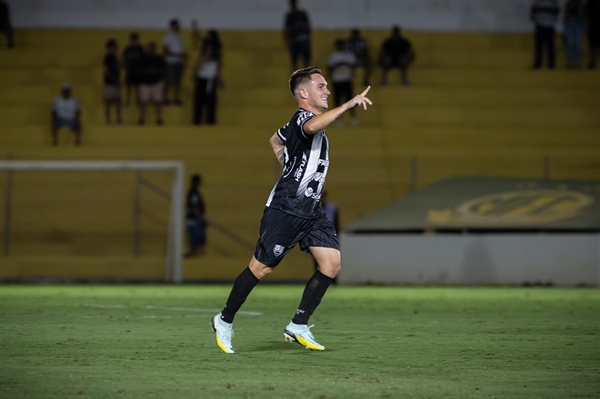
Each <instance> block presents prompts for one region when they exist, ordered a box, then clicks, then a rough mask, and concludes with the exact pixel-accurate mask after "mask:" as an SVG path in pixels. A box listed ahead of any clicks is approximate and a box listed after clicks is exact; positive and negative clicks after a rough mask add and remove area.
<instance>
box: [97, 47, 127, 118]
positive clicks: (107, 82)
mask: <svg viewBox="0 0 600 399" xmlns="http://www.w3.org/2000/svg"><path fill="white" fill-rule="evenodd" d="M102 67H103V75H104V116H105V118H106V123H107V124H110V123H111V119H110V108H111V106H113V105H114V107H115V109H116V114H117V115H116V116H117V123H119V124H120V123H123V121H122V119H121V77H120V68H119V59H118V58H117V41H116V40H115V39H110V40H108V41H107V42H106V55H105V56H104V61H103V62H102Z"/></svg>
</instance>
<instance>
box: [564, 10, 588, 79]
mask: <svg viewBox="0 0 600 399" xmlns="http://www.w3.org/2000/svg"><path fill="white" fill-rule="evenodd" d="M584 11H585V10H584V6H583V0H569V1H567V3H566V4H565V15H564V23H565V45H566V47H567V52H566V53H567V68H581V59H582V53H581V46H582V41H583V31H584V29H585V13H584Z"/></svg>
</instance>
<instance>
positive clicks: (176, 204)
mask: <svg viewBox="0 0 600 399" xmlns="http://www.w3.org/2000/svg"><path fill="white" fill-rule="evenodd" d="M128 170H130V171H169V170H171V171H173V178H172V184H171V196H170V197H171V203H170V208H169V222H168V225H169V228H168V240H167V253H166V264H165V281H167V282H174V283H181V282H183V219H184V214H183V201H184V198H183V195H184V166H183V162H182V161H0V171H3V172H8V173H9V178H8V187H7V192H6V196H7V203H6V207H7V210H6V221H5V223H6V226H5V238H6V239H9V238H10V206H11V188H10V185H11V182H12V175H11V173H12V172H20V171H80V172H81V171H128Z"/></svg>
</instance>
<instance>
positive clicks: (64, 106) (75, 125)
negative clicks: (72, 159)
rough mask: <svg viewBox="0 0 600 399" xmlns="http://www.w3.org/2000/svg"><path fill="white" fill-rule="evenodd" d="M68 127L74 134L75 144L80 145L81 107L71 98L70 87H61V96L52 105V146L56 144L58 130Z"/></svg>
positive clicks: (64, 85) (67, 85) (65, 85)
mask: <svg viewBox="0 0 600 399" xmlns="http://www.w3.org/2000/svg"><path fill="white" fill-rule="evenodd" d="M63 126H67V127H69V128H70V129H71V130H72V131H73V133H75V144H76V145H80V144H81V105H80V104H79V101H78V100H77V99H76V98H75V97H72V96H71V85H70V84H69V83H65V84H63V85H62V89H61V95H60V96H58V97H56V98H55V99H54V103H53V104H52V145H57V144H58V129H60V128H61V127H63Z"/></svg>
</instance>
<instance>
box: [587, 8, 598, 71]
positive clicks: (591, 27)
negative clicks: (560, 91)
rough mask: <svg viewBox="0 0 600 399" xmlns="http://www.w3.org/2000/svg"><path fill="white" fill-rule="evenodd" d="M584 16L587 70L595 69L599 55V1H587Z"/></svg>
mask: <svg viewBox="0 0 600 399" xmlns="http://www.w3.org/2000/svg"><path fill="white" fill-rule="evenodd" d="M586 15H587V29H588V32H587V33H588V45H589V47H590V55H589V57H590V60H589V63H588V68H590V69H596V65H597V64H596V63H597V60H598V55H600V0H588V2H587V4H586Z"/></svg>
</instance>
